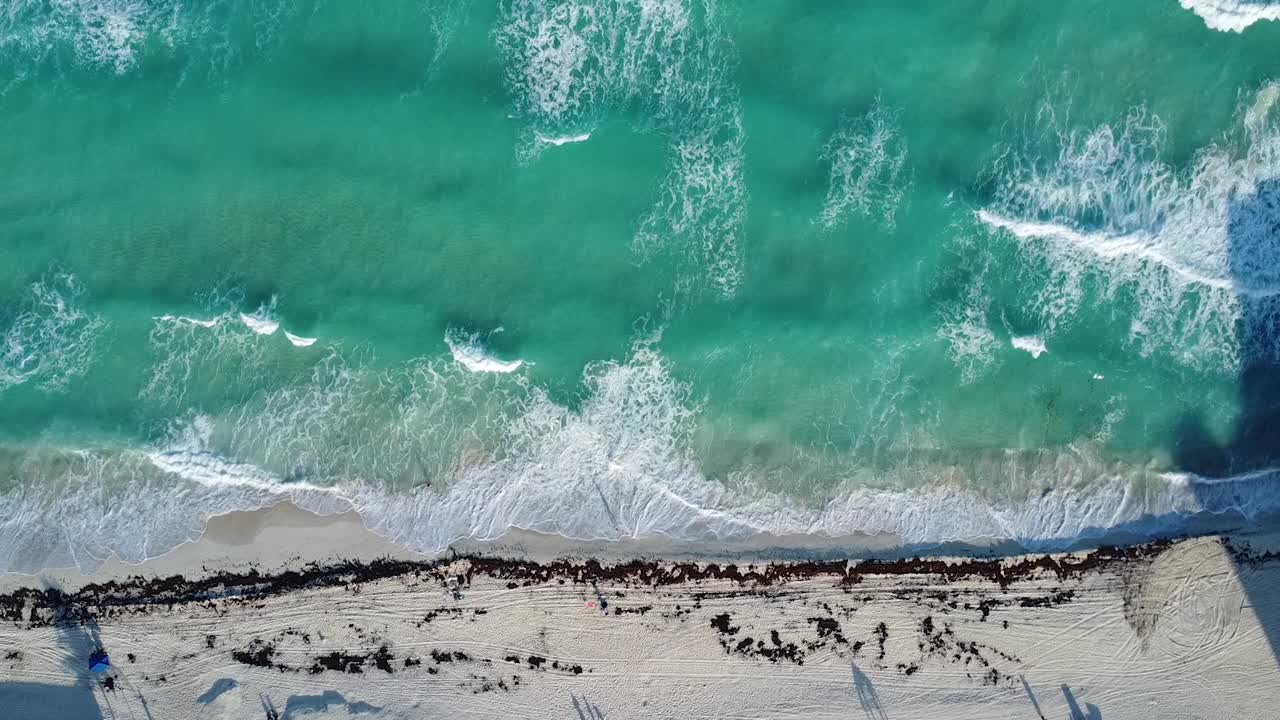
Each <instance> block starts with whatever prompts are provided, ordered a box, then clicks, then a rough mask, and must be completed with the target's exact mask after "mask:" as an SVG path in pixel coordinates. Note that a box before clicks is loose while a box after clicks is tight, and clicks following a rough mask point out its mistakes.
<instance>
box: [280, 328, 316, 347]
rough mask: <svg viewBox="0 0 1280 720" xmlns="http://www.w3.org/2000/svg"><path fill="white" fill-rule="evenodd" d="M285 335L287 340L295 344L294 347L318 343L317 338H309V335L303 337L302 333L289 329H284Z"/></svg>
mask: <svg viewBox="0 0 1280 720" xmlns="http://www.w3.org/2000/svg"><path fill="white" fill-rule="evenodd" d="M284 337H285V339H286V340H288V341H289V344H290V345H293V346H294V347H300V348H304V347H311V346H312V345H315V344H316V338H309V337H302V336H301V335H294V334H293V333H291V332H289V331H288V330H285V331H284Z"/></svg>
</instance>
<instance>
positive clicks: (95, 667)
mask: <svg viewBox="0 0 1280 720" xmlns="http://www.w3.org/2000/svg"><path fill="white" fill-rule="evenodd" d="M109 667H111V660H110V659H109V658H108V657H107V653H106V651H104V650H94V651H93V654H92V655H90V656H89V670H91V671H93V672H102V671H104V670H106V669H107V668H109Z"/></svg>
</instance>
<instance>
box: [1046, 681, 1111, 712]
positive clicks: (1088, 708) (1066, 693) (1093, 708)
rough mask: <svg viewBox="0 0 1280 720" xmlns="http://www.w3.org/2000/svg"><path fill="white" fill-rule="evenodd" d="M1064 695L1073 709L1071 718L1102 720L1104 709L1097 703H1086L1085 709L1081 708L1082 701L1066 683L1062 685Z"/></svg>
mask: <svg viewBox="0 0 1280 720" xmlns="http://www.w3.org/2000/svg"><path fill="white" fill-rule="evenodd" d="M1062 696H1063V697H1064V698H1066V700H1067V708H1068V709H1069V710H1070V711H1071V720H1102V711H1100V710H1098V706H1097V705H1093V704H1090V703H1085V704H1084V709H1081V708H1080V703H1079V702H1077V701H1076V696H1075V695H1074V694H1072V692H1071V688H1069V687H1067V686H1066V685H1063V686H1062ZM1041 717H1043V716H1041Z"/></svg>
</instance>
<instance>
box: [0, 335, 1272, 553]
mask: <svg viewBox="0 0 1280 720" xmlns="http://www.w3.org/2000/svg"><path fill="white" fill-rule="evenodd" d="M232 325H233V326H234V323H232ZM583 382H584V392H583V394H582V396H581V398H580V401H579V402H577V403H575V405H576V407H575V408H570V407H567V406H566V405H562V404H559V403H557V402H555V401H553V400H552V399H551V398H550V397H549V396H548V395H547V394H546V393H545V392H544V391H542V390H541V389H539V388H537V387H534V386H532V385H530V384H529V383H528V382H527V381H526V380H525V379H523V378H522V377H521V376H520V375H518V374H517V375H494V374H488V373H472V372H470V371H468V370H466V369H463V368H460V367H459V366H457V365H455V364H454V363H452V362H436V361H422V362H419V363H410V364H408V365H405V366H403V367H400V368H397V369H393V370H391V371H376V372H375V371H372V370H368V369H362V368H360V367H358V366H353V365H349V364H347V363H346V362H344V361H342V360H341V359H340V358H338V357H337V356H335V355H331V356H329V359H328V360H326V361H324V362H321V363H320V364H319V365H317V366H316V369H315V372H314V373H313V375H312V377H311V379H310V380H309V381H307V382H303V383H301V384H298V385H292V386H288V387H285V388H281V389H278V390H275V391H272V392H269V393H266V394H260V395H258V396H255V397H254V398H252V399H250V400H249V401H247V402H246V403H244V404H243V405H242V406H241V407H240V408H238V409H237V410H235V411H233V412H230V413H224V414H220V415H218V416H205V415H196V416H193V417H191V418H190V419H189V420H187V421H186V422H185V423H183V424H181V425H180V426H178V427H177V428H176V429H175V430H174V432H172V433H170V434H169V435H168V436H167V437H166V438H165V439H163V440H161V441H159V442H158V443H157V444H156V445H155V446H154V447H151V448H143V449H139V450H122V451H115V452H108V451H102V450H81V451H55V450H52V449H48V448H44V449H38V450H33V451H31V452H29V453H27V454H26V455H25V456H23V458H22V460H21V462H20V466H19V467H17V468H16V471H17V472H20V473H22V474H24V475H26V476H31V477H41V478H43V479H45V480H47V482H42V483H40V484H38V485H33V486H31V487H27V488H24V489H22V490H19V491H16V492H10V493H9V494H7V495H4V496H0V532H3V533H4V535H5V537H9V538H14V541H13V542H10V543H6V544H4V545H3V546H2V547H0V569H18V570H32V569H36V568H39V567H53V566H66V565H76V566H79V567H81V568H83V569H85V570H91V569H93V568H94V567H96V566H97V565H98V564H99V563H101V562H102V560H103V559H105V558H107V557H109V556H111V555H116V556H118V557H121V558H123V559H125V560H128V561H132V562H137V561H140V560H143V559H145V558H147V557H152V556H155V555H157V554H159V553H161V552H164V551H165V550H167V549H169V548H172V547H174V546H175V545H177V544H180V543H182V542H185V541H187V540H190V539H192V538H194V537H196V536H198V534H199V533H200V531H201V528H202V527H203V523H204V521H205V519H206V518H207V517H208V516H210V515H212V514H216V513H222V512H229V511H231V510H247V509H253V508H257V507H262V506H265V505H270V504H273V503H276V502H280V501H282V500H292V501H293V502H295V503H297V504H298V505H300V506H301V507H304V508H307V509H310V510H313V511H316V512H321V513H332V512H340V511H343V510H347V509H356V510H358V511H359V512H360V513H361V514H362V516H363V518H364V520H365V522H366V523H367V524H368V525H369V527H370V528H371V529H373V530H374V531H376V532H378V533H380V534H383V535H384V536H386V537H388V538H390V539H391V540H393V541H395V542H397V543H400V544H402V545H404V546H406V547H410V548H414V549H417V550H422V551H439V550H442V549H443V548H445V547H447V546H448V545H449V544H450V543H451V542H453V541H455V540H457V539H459V538H464V537H471V538H495V537H498V536H500V535H502V534H503V533H504V532H506V531H507V530H508V529H510V528H512V527H521V528H527V529H533V530H538V531H542V532H550V533H559V534H562V535H565V536H567V537H573V538H599V539H622V538H633V537H652V536H657V535H666V536H669V537H672V538H675V539H678V540H690V541H693V540H704V541H705V540H728V541H732V540H744V539H747V538H749V537H751V536H753V535H755V534H758V533H761V532H773V533H779V534H790V533H811V534H817V535H823V536H840V535H848V534H851V533H859V532H862V533H888V534H892V535H893V536H896V538H897V539H898V540H899V541H900V542H903V543H906V544H932V543H940V542H946V541H965V540H981V539H990V538H1008V539H1013V540H1017V541H1020V542H1022V543H1023V544H1024V545H1026V546H1028V547H1030V548H1033V549H1049V548H1054V547H1062V546H1064V545H1069V544H1071V543H1072V542H1074V541H1076V540H1077V539H1079V538H1081V537H1095V536H1101V535H1103V534H1105V533H1106V532H1108V531H1109V530H1111V529H1114V528H1121V529H1123V530H1125V531H1126V532H1131V533H1134V534H1138V535H1142V534H1149V533H1154V532H1158V531H1162V530H1168V529H1171V528H1174V527H1176V526H1177V524H1178V523H1180V522H1183V521H1184V519H1185V518H1186V517H1187V516H1188V515H1193V514H1204V513H1216V514H1228V513H1231V514H1234V515H1233V516H1243V517H1246V518H1247V517H1254V516H1256V515H1257V514H1258V513H1261V512H1266V511H1269V510H1274V509H1275V508H1276V507H1277V502H1278V500H1280V498H1278V495H1280V483H1277V482H1276V480H1277V479H1278V478H1280V473H1275V472H1264V473H1253V474H1251V475H1249V476H1242V477H1239V478H1233V479H1231V480H1228V481H1217V482H1213V483H1206V482H1203V481H1201V480H1199V479H1198V478H1194V477H1190V476H1187V475H1181V474H1172V473H1161V472H1154V471H1150V470H1148V469H1147V468H1145V467H1143V466H1137V467H1135V466H1129V465H1124V464H1122V463H1117V462H1111V461H1106V460H1104V459H1103V456H1102V455H1101V454H1100V453H1099V452H1098V449H1097V447H1096V446H1095V445H1092V444H1088V443H1086V444H1082V445H1079V446H1075V447H1071V448H1068V449H1067V450H1065V451H1061V452H1058V451H1048V450H1046V451H1014V450H1010V451H1007V452H1004V453H998V452H997V453H988V454H984V455H978V456H974V457H971V458H967V459H966V462H963V463H955V462H950V461H947V460H946V459H943V461H941V462H934V461H929V460H921V461H919V462H918V463H914V464H910V465H909V466H904V467H898V468H895V469H892V470H891V472H892V473H893V474H894V477H893V478H886V476H885V471H884V470H883V469H880V468H874V469H873V468H867V469H865V470H862V471H853V472H851V474H850V476H849V478H848V483H847V485H846V486H845V487H844V489H842V490H840V491H838V492H836V493H835V494H834V496H833V498H832V499H831V500H829V501H828V502H826V503H824V504H821V505H818V506H812V505H805V504H797V503H796V502H795V501H794V498H790V497H788V496H784V495H780V494H776V493H772V492H769V491H766V490H764V489H762V488H760V487H758V486H753V483H752V480H751V478H750V477H741V478H737V479H735V480H734V481H732V482H731V483H729V484H722V483H720V482H715V481H712V480H709V479H707V478H706V477H705V476H704V475H703V474H702V472H701V470H700V469H699V465H698V462H697V460H696V459H695V456H694V455H693V453H692V452H691V449H690V448H691V447H692V446H693V444H694V443H693V438H694V437H695V431H696V426H697V416H698V405H697V403H695V402H694V401H693V398H692V397H691V395H690V389H689V387H688V386H686V385H684V384H682V383H680V382H678V381H676V380H675V379H674V378H673V377H672V376H671V373H670V368H669V366H668V365H667V363H666V361H665V360H664V359H663V358H662V357H661V355H660V354H658V352H657V351H656V350H655V349H654V348H652V347H651V346H648V345H646V344H640V345H637V346H636V348H635V349H634V350H633V352H632V353H631V355H630V357H628V358H627V359H626V360H624V361H619V362H608V363H598V364H593V365H591V366H590V367H588V368H587V369H586V371H585V372H584V376H583ZM1112 409H1113V410H1114V408H1112ZM1119 419H1120V416H1118V415H1116V414H1115V413H1113V412H1109V413H1108V419H1107V421H1106V423H1111V424H1114V423H1115V422H1118V421H1119ZM1106 423H1104V427H1103V428H1102V429H1101V430H1100V432H1104V433H1105V432H1108V428H1107V427H1106ZM7 457H12V456H7ZM6 462H12V461H11V460H6ZM970 472H975V473H978V474H980V475H981V476H982V480H983V486H984V487H987V488H988V490H986V491H979V490H978V489H977V485H975V484H974V482H973V481H974V478H972V477H968V476H967V475H966V473H970ZM911 477H922V478H927V479H928V482H927V483H925V484H913V483H912V482H911V481H910V480H909V478H911ZM887 480H891V481H892V482H893V483H895V484H897V487H896V488H887V487H885V484H884V483H885V482H886V481H887ZM913 488H914V489H913ZM1224 522H1225V520H1224Z"/></svg>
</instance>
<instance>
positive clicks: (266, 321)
mask: <svg viewBox="0 0 1280 720" xmlns="http://www.w3.org/2000/svg"><path fill="white" fill-rule="evenodd" d="M240 322H242V323H244V326H245V327H247V328H249V329H250V330H252V331H254V332H255V333H257V334H258V335H273V334H275V331H276V330H279V329H280V322H279V321H277V320H276V319H275V318H273V317H271V315H270V313H269V311H267V310H266V309H263V308H259V309H258V310H257V311H255V312H254V313H252V314H249V313H240Z"/></svg>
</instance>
